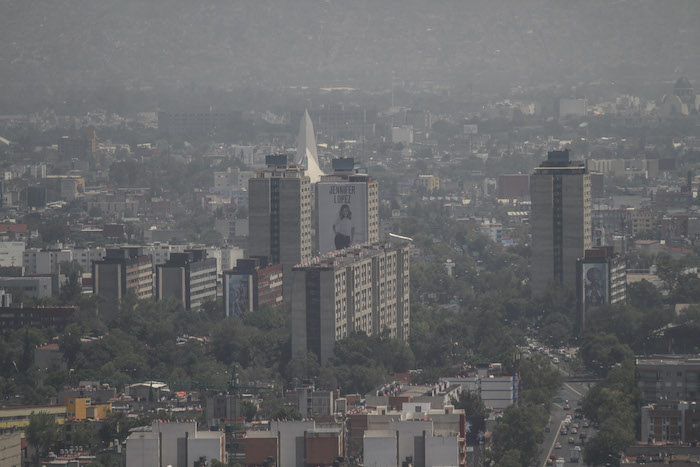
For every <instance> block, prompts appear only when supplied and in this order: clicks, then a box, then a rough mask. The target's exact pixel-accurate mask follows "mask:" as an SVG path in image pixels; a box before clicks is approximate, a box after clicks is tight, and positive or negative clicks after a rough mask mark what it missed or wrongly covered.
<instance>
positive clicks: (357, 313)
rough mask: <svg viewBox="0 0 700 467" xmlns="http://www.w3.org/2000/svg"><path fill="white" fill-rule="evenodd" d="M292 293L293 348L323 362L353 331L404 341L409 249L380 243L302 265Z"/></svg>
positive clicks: (296, 272)
mask: <svg viewBox="0 0 700 467" xmlns="http://www.w3.org/2000/svg"><path fill="white" fill-rule="evenodd" d="M291 294H292V297H291V301H292V351H293V352H295V353H296V352H298V351H309V352H313V353H315V354H316V355H317V356H318V358H319V360H320V362H321V363H322V364H324V363H325V362H326V361H327V360H328V358H329V357H330V356H331V355H332V354H333V348H334V346H335V341H337V340H340V339H343V338H345V337H347V336H348V335H349V334H351V333H353V332H364V333H366V334H368V335H371V334H377V333H380V332H382V331H384V330H386V331H388V333H389V335H390V336H392V337H396V338H399V339H408V335H409V323H410V304H409V253H408V247H407V246H403V245H392V244H379V243H378V244H374V245H369V246H363V247H355V248H350V249H345V250H342V251H339V252H336V253H335V254H333V255H330V256H325V257H319V258H316V259H314V260H312V261H310V262H308V263H303V264H300V265H299V266H297V267H295V268H294V269H293V270H292V291H291Z"/></svg>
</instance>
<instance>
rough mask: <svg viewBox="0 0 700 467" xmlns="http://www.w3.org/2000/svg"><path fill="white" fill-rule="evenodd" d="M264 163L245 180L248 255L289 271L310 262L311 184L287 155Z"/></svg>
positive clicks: (268, 158)
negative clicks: (288, 161)
mask: <svg viewBox="0 0 700 467" xmlns="http://www.w3.org/2000/svg"><path fill="white" fill-rule="evenodd" d="M265 161H266V163H267V169H265V170H260V171H258V172H257V173H256V176H255V177H254V178H251V179H250V180H249V181H248V192H249V197H250V201H249V215H248V217H249V245H248V246H249V250H250V256H265V257H267V258H268V261H269V262H270V264H282V265H283V267H284V268H285V270H286V269H291V267H293V266H294V265H296V264H299V263H302V262H305V261H308V260H309V259H311V183H310V180H309V177H307V176H306V175H304V171H303V170H302V169H300V168H299V167H298V166H297V165H296V164H288V163H287V156H286V155H273V156H267V157H266V159H265Z"/></svg>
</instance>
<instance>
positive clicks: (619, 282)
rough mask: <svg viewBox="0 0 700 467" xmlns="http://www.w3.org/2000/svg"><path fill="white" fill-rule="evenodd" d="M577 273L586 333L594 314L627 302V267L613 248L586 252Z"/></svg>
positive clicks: (581, 318) (581, 327)
mask: <svg viewBox="0 0 700 467" xmlns="http://www.w3.org/2000/svg"><path fill="white" fill-rule="evenodd" d="M576 271H577V272H576V277H577V279H576V290H577V305H578V328H579V333H583V331H584V330H585V329H586V317H587V315H588V313H589V312H590V311H593V310H594V309H596V308H598V307H599V306H602V305H605V304H613V303H618V302H622V301H624V300H625V298H626V297H627V268H626V266H625V261H624V259H623V258H622V257H620V255H618V254H616V253H615V250H614V248H613V247H611V246H602V247H596V248H593V249H590V250H586V252H585V255H584V257H583V258H581V259H579V260H578V264H577V268H576Z"/></svg>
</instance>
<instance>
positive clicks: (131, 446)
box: [126, 432, 160, 467]
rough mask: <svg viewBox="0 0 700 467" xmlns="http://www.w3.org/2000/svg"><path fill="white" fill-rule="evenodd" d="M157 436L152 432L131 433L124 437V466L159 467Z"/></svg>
mask: <svg viewBox="0 0 700 467" xmlns="http://www.w3.org/2000/svg"><path fill="white" fill-rule="evenodd" d="M159 466H160V464H159V463H158V438H157V437H154V436H153V433H150V432H145V433H132V434H131V435H129V437H128V438H127V439H126V467H159Z"/></svg>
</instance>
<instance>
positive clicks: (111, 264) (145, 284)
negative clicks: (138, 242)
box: [92, 247, 153, 320]
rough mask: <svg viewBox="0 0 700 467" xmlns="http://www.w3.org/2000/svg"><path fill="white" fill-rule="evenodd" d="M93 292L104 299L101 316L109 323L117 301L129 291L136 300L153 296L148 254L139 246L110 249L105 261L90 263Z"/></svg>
mask: <svg viewBox="0 0 700 467" xmlns="http://www.w3.org/2000/svg"><path fill="white" fill-rule="evenodd" d="M92 292H93V294H96V295H100V296H101V297H102V298H103V299H104V300H103V301H102V302H101V303H100V305H99V312H100V314H102V315H104V317H105V319H107V320H111V319H113V318H114V317H115V316H116V312H117V309H118V306H119V302H120V301H121V300H122V298H123V297H124V296H125V295H126V294H127V293H130V292H132V293H133V294H134V295H135V296H136V298H138V299H145V298H150V297H152V296H153V264H152V259H151V255H146V254H144V251H143V249H142V248H139V247H122V248H109V249H107V251H106V254H105V257H104V259H101V260H99V261H94V262H93V263H92Z"/></svg>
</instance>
